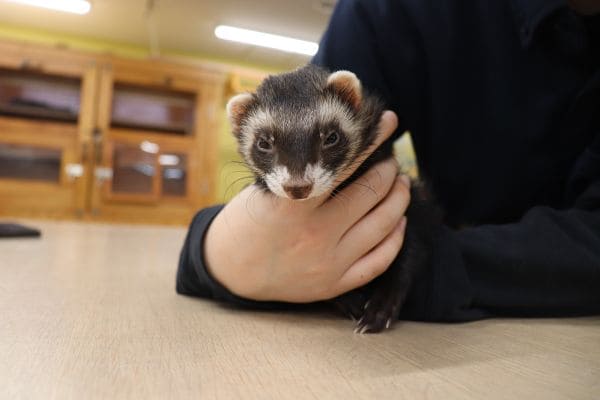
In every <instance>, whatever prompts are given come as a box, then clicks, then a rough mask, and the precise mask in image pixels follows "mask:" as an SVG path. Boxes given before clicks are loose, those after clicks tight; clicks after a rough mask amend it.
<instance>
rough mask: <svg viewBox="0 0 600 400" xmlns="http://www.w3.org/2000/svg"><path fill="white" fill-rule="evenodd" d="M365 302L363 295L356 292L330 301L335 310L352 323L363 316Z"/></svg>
mask: <svg viewBox="0 0 600 400" xmlns="http://www.w3.org/2000/svg"><path fill="white" fill-rule="evenodd" d="M366 301H367V299H366V297H365V295H364V294H363V293H362V292H360V291H358V290H353V291H351V292H348V293H344V294H342V295H341V296H338V297H336V298H335V299H333V300H332V302H333V304H334V305H335V306H336V308H337V309H338V310H339V311H340V312H341V313H342V314H344V315H345V316H346V317H349V318H351V319H352V320H353V321H356V320H358V319H359V318H360V317H361V316H362V315H363V312H364V306H365V302H366Z"/></svg>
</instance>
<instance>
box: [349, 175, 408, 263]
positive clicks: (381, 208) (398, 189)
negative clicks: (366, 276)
mask: <svg viewBox="0 0 600 400" xmlns="http://www.w3.org/2000/svg"><path fill="white" fill-rule="evenodd" d="M409 203H410V189H409V186H408V184H407V183H406V181H405V178H403V177H397V178H396V179H395V181H394V186H393V187H392V190H390V192H389V194H388V195H387V196H386V198H385V199H384V200H383V201H382V202H381V203H379V204H378V205H377V207H375V208H374V209H373V210H371V211H370V212H369V213H368V214H367V215H365V216H364V217H363V218H361V219H360V220H359V221H358V222H357V223H356V224H354V225H353V226H352V227H351V228H350V229H349V230H348V231H347V232H346V233H345V234H344V235H343V236H342V238H341V239H340V241H339V243H338V249H339V251H340V254H344V257H347V265H348V264H350V263H352V262H354V261H356V260H357V259H359V258H360V257H362V256H363V255H365V254H367V253H368V252H369V251H370V250H371V249H373V248H374V247H375V246H377V245H378V244H379V243H380V242H381V241H382V240H384V239H385V238H386V237H387V236H388V235H389V234H390V232H392V231H393V230H394V228H395V227H396V226H397V225H398V223H399V222H400V219H401V218H402V217H403V216H404V214H405V212H406V209H407V208H408V205H409Z"/></svg>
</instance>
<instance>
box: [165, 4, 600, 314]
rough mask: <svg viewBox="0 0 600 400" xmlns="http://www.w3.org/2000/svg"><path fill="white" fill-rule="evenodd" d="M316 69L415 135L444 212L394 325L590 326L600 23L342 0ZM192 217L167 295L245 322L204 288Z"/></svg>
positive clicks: (595, 280)
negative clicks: (534, 319)
mask: <svg viewBox="0 0 600 400" xmlns="http://www.w3.org/2000/svg"><path fill="white" fill-rule="evenodd" d="M313 62H314V63H317V64H320V65H323V66H326V67H327V68H329V69H331V70H338V69H348V70H351V71H353V72H355V73H356V74H357V75H358V77H359V79H361V81H362V82H363V84H364V86H365V87H366V88H367V89H368V90H371V91H373V92H376V93H378V94H380V95H381V96H382V97H383V98H384V99H385V101H386V103H387V105H388V108H389V109H391V110H393V111H395V112H396V113H397V114H398V116H399V118H400V128H399V130H398V132H403V131H405V130H409V131H411V132H412V137H413V142H414V145H415V150H416V154H417V159H418V165H419V169H420V172H421V173H422V174H423V176H425V177H426V179H427V180H428V181H429V183H430V184H431V185H432V187H433V190H434V192H435V195H436V197H437V199H438V201H439V202H440V204H441V205H442V206H443V208H444V211H445V214H446V220H445V227H444V228H443V229H442V230H441V232H440V233H439V235H438V236H437V238H436V245H435V249H434V254H433V261H432V265H431V270H430V271H429V273H428V274H426V275H425V276H424V278H423V279H422V280H421V281H420V282H419V283H418V285H417V286H416V287H415V288H414V289H413V290H412V292H411V293H410V295H409V299H408V303H407V304H406V307H405V309H404V311H403V313H402V315H401V317H402V318H406V319H416V320H433V321H465V320H473V319H478V318H483V317H489V316H496V315H506V316H509V315H510V316H565V315H581V314H593V313H600V16H599V15H596V16H593V17H581V16H578V15H577V14H576V13H574V12H573V11H572V10H571V9H570V8H568V6H567V3H566V1H565V0H497V1H477V0H469V1H465V0H435V1H434V0H341V1H339V2H338V5H337V7H336V10H335V12H334V14H333V17H332V19H331V22H330V25H329V27H328V29H327V32H326V33H325V35H324V37H323V39H322V42H321V46H320V49H319V53H318V54H317V55H316V57H315V58H314V60H313ZM219 210H220V207H216V208H210V209H206V210H203V211H201V212H200V213H198V215H197V216H196V217H195V219H194V221H193V222H192V224H191V226H190V231H189V234H188V238H187V239H186V242H185V244H184V248H183V250H182V253H181V259H180V264H179V270H178V274H177V291H178V292H179V293H182V294H188V295H197V296H202V297H209V298H214V299H219V300H224V301H228V302H232V303H236V304H241V305H249V306H254V307H277V306H281V304H276V303H257V302H252V301H248V300H245V299H240V298H238V297H236V296H234V295H232V294H231V293H229V292H228V291H227V290H226V289H225V288H223V287H222V286H221V285H219V284H218V282H216V281H214V280H213V279H212V278H211V277H210V276H209V275H208V273H207V272H206V268H205V266H204V263H203V260H202V249H201V244H202V240H203V235H204V233H205V232H206V229H207V227H208V225H209V223H210V221H211V220H212V218H213V217H214V216H215V215H216V214H217V213H218V211H219Z"/></svg>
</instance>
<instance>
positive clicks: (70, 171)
mask: <svg viewBox="0 0 600 400" xmlns="http://www.w3.org/2000/svg"><path fill="white" fill-rule="evenodd" d="M84 171H85V169H84V168H83V165H82V164H79V163H69V164H67V165H65V172H66V173H67V176H68V177H69V179H71V180H75V179H77V178H81V177H82V176H83V173H84Z"/></svg>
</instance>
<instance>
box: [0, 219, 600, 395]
mask: <svg viewBox="0 0 600 400" xmlns="http://www.w3.org/2000/svg"><path fill="white" fill-rule="evenodd" d="M26 222H28V223H29V224H33V225H36V226H38V227H40V228H41V229H42V231H43V237H42V239H8V240H1V241H0V316H1V319H0V398H1V399H20V398H22V399H131V398H140V399H186V398H190V399H198V398H202V399H346V400H347V399H486V400H487V399H544V400H547V399H599V398H600V318H599V317H593V318H578V319H562V320H559V319H537V320H513V319H497V320H487V321H481V322H477V323H469V324H456V325H443V324H424V323H400V324H397V325H396V328H395V329H394V330H393V331H390V332H387V333H385V334H381V335H373V336H369V335H366V336H361V335H356V334H353V333H352V323H351V322H350V321H347V320H344V319H341V318H339V317H338V316H336V315H334V314H331V313H329V312H327V311H325V310H313V311H307V312H253V311H242V310H236V309H231V308H228V307H223V306H220V305H218V304H214V303H212V302H209V301H205V300H200V299H194V298H188V297H183V296H179V295H177V294H176V293H175V290H174V278H175V269H176V265H177V258H178V253H179V249H180V246H181V244H182V242H183V239H184V235H185V229H183V228H163V227H147V226H144V227H141V226H124V225H98V224H84V223H75V222H41V221H26Z"/></svg>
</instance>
